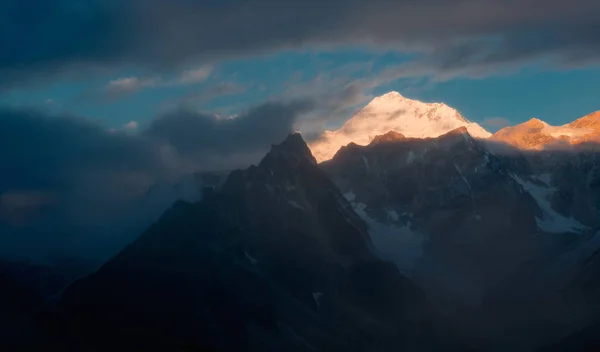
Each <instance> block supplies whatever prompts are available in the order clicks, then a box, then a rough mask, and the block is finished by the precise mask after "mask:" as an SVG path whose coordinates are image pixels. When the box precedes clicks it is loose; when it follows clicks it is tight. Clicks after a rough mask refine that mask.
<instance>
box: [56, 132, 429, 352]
mask: <svg viewBox="0 0 600 352" xmlns="http://www.w3.org/2000/svg"><path fill="white" fill-rule="evenodd" d="M371 247H372V243H371V241H370V238H369V235H368V233H367V227H366V225H365V224H364V222H363V221H362V220H361V219H360V218H359V217H358V216H357V215H356V214H355V213H354V211H353V210H352V207H351V205H350V204H349V202H348V201H347V200H346V199H345V198H344V197H343V196H342V194H341V193H340V191H339V190H338V189H337V188H336V186H335V185H334V184H333V182H331V181H330V180H329V179H328V177H327V176H326V174H325V173H324V172H323V171H322V170H321V169H320V168H319V167H318V166H317V163H316V160H315V159H314V158H313V156H312V155H311V153H310V151H309V149H308V148H307V146H306V144H305V143H304V141H303V140H302V138H301V137H300V136H299V135H297V134H294V135H290V136H289V137H288V139H287V140H286V141H284V142H283V143H282V144H281V145H278V146H274V147H273V148H272V150H271V152H270V153H269V154H268V155H267V156H266V157H265V158H264V159H263V160H262V161H261V163H260V164H259V165H258V166H253V167H250V168H249V169H247V170H244V171H239V170H238V171H235V172H233V173H231V174H230V176H229V177H228V178H227V180H226V181H225V183H224V184H223V185H222V187H221V188H220V189H218V190H215V189H214V188H209V189H207V190H206V192H205V195H204V198H203V201H202V202H201V203H185V202H178V203H176V204H175V205H174V206H173V207H172V208H171V209H170V210H169V211H167V212H166V213H165V214H164V215H163V216H162V217H161V219H160V220H159V221H158V222H156V223H155V224H154V225H153V226H152V227H150V228H149V229H148V230H147V231H146V232H145V233H143V234H142V235H141V237H140V238H139V239H138V240H137V241H135V242H134V243H133V244H131V245H130V246H128V247H127V248H126V249H125V250H123V251H122V252H121V253H120V254H119V255H117V256H116V257H115V258H114V259H112V260H111V261H109V262H108V263H106V264H105V265H104V266H103V267H102V268H101V269H100V270H99V271H98V272H96V273H95V274H93V275H91V276H89V277H87V278H85V279H82V280H80V281H78V282H76V283H75V284H74V285H73V286H72V287H71V288H69V289H68V290H67V292H66V293H65V295H64V299H63V302H62V308H63V309H64V311H65V312H66V314H67V316H68V317H70V318H71V319H72V321H73V322H74V324H75V325H76V326H77V327H79V331H80V332H81V333H82V334H83V335H84V336H85V337H86V339H87V341H89V342H90V345H91V346H97V348H98V349H99V350H104V349H105V348H113V349H114V348H120V349H124V348H131V349H133V350H161V351H171V350H173V351H180V350H192V349H198V348H200V349H202V348H204V349H214V350H224V351H240V350H244V351H284V350H285V351H313V350H321V351H336V350H337V351H348V350H353V351H389V350H408V351H410V350H418V351H423V350H425V351H426V350H429V349H430V348H435V347H436V346H434V345H433V342H432V335H431V334H430V330H429V327H428V310H427V304H426V301H425V297H424V293H423V292H422V291H421V290H420V289H419V288H418V287H417V286H416V285H415V284H414V283H413V282H412V281H411V280H410V279H408V278H406V277H405V276H403V275H402V274H400V272H399V271H398V269H397V268H396V267H395V266H394V265H393V264H392V263H390V262H386V261H383V260H381V259H379V258H378V257H377V256H375V255H374V254H372V251H371ZM437 347H439V346H437Z"/></svg>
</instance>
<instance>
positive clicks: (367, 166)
mask: <svg viewBox="0 0 600 352" xmlns="http://www.w3.org/2000/svg"><path fill="white" fill-rule="evenodd" d="M362 160H363V162H364V163H365V169H366V170H367V172H369V161H368V160H367V158H366V157H365V156H364V155H363V156H362Z"/></svg>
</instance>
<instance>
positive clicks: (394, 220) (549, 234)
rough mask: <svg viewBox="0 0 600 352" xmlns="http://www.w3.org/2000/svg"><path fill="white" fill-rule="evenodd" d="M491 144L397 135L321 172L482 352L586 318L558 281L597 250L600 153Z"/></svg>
mask: <svg viewBox="0 0 600 352" xmlns="http://www.w3.org/2000/svg"><path fill="white" fill-rule="evenodd" d="M488 146H489V143H488V142H487V141H485V140H481V139H477V138H473V137H472V136H471V135H470V134H469V132H468V130H467V128H465V127H461V128H458V129H456V130H453V131H450V132H449V133H446V134H444V135H442V136H439V137H437V138H425V139H420V138H407V137H405V136H404V135H403V134H400V133H397V132H389V133H387V134H385V135H382V136H378V137H375V138H374V139H373V141H372V142H371V143H370V144H368V145H366V146H360V145H357V144H355V143H350V144H349V145H347V146H345V147H342V148H341V149H340V150H339V152H338V153H336V155H335V156H334V157H333V158H332V159H331V160H329V161H326V162H323V163H322V164H321V167H322V168H323V169H324V170H325V171H326V172H327V173H328V174H329V176H330V177H331V179H332V180H333V181H334V182H335V183H336V185H337V186H338V188H340V190H341V191H342V193H343V194H344V196H345V197H346V198H347V199H348V200H349V202H350V203H351V205H352V207H353V208H354V210H355V211H356V213H357V214H359V216H361V217H362V218H363V220H364V221H365V222H366V223H367V225H368V231H369V234H370V236H371V238H372V240H373V243H374V247H375V248H376V250H377V251H378V253H379V255H380V256H381V257H382V258H384V259H386V260H392V261H393V262H394V263H395V264H396V265H397V266H398V267H399V268H400V269H401V270H402V271H403V272H404V273H405V274H406V275H408V276H409V277H411V278H412V279H413V280H415V282H416V283H417V284H418V285H419V286H421V287H423V288H424V289H425V292H426V294H427V296H428V298H429V301H430V302H432V304H433V305H434V306H435V310H436V312H437V314H438V318H439V320H440V324H441V325H442V326H445V327H446V329H448V331H449V333H450V332H451V333H450V334H451V335H454V336H456V337H457V338H458V339H462V340H465V341H471V346H473V347H475V348H476V349H482V350H489V349H491V348H496V349H499V350H503V349H502V348H504V349H505V350H512V349H514V348H523V347H524V346H529V347H534V346H537V345H538V344H540V343H543V341H545V340H546V339H548V338H549V336H552V333H551V331H554V332H557V333H560V332H563V331H564V329H566V327H565V325H568V323H567V321H568V320H567V319H568V318H569V317H570V319H572V322H573V321H575V320H578V321H580V322H581V321H582V320H583V319H584V318H583V317H582V316H580V315H578V314H575V312H574V311H569V309H568V308H567V306H566V305H565V304H564V302H561V300H562V298H563V297H562V296H561V293H560V292H561V290H562V289H564V282H559V281H560V280H558V279H557V278H558V277H561V278H562V279H565V278H567V277H568V276H569V275H570V273H572V272H579V271H580V270H581V267H580V266H579V264H577V262H578V261H579V260H580V259H582V258H584V257H585V256H586V255H587V254H586V253H587V252H586V251H584V250H582V249H583V248H587V249H589V248H592V249H593V248H597V246H596V245H595V244H594V243H595V242H598V241H595V242H594V240H593V236H594V233H595V229H599V228H600V227H599V226H598V225H599V223H598V220H597V219H599V218H600V213H599V211H598V209H599V208H596V206H594V204H599V205H600V194H599V193H598V191H597V190H595V189H593V188H590V182H592V181H591V180H594V176H593V175H594V171H593V170H594V168H595V165H596V160H597V156H594V155H592V154H590V153H583V152H582V153H581V154H577V155H570V156H569V157H566V156H564V155H562V154H561V153H558V154H554V155H544V156H540V155H537V154H534V153H527V154H523V153H520V152H519V151H518V150H514V151H513V152H512V153H508V154H498V153H495V152H492V151H490V148H488ZM599 175H600V174H599ZM594 246H596V247H594ZM578 248H579V249H578ZM592 252H593V251H592ZM571 258H577V259H575V260H574V261H573V260H572V259H571ZM598 272H600V271H598ZM544 290H545V291H544ZM580 302H583V301H580ZM583 305H585V304H583ZM569 308H575V307H574V306H569ZM588 308H589V307H588ZM578 309H582V307H581V306H580V307H578ZM507 329H511V330H512V331H513V332H512V333H511V335H510V338H508V335H506V330H507Z"/></svg>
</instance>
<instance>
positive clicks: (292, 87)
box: [0, 0, 600, 228]
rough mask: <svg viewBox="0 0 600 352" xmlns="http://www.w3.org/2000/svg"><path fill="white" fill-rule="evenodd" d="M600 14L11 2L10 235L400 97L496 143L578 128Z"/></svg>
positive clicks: (542, 4)
mask: <svg viewBox="0 0 600 352" xmlns="http://www.w3.org/2000/svg"><path fill="white" fill-rule="evenodd" d="M598 13H600V3H599V2H598V1H595V0H571V1H568V2H566V1H559V0H503V1H499V0H479V1H471V0H418V1H417V0H398V1H389V0H370V1H363V0H343V1H342V0H328V1H300V0H218V1H217V0H171V1H168V2H166V1H159V0H129V1H123V0H55V1H47V0H4V1H2V2H0V53H1V55H0V167H1V168H2V172H0V222H1V221H5V222H7V223H9V224H11V226H25V225H29V224H44V226H46V228H47V225H48V224H49V223H52V224H54V225H56V227H57V228H61V226H63V227H64V226H67V224H68V226H71V227H76V226H82V225H81V224H86V225H89V224H92V223H99V222H102V221H106V219H107V218H111V217H113V216H114V213H115V212H119V213H121V212H124V211H125V210H124V209H129V208H126V207H125V205H123V204H130V203H131V202H130V199H131V198H132V197H135V196H140V195H143V194H145V192H147V190H148V188H149V187H151V186H152V185H153V184H155V183H156V182H158V181H159V180H164V179H169V180H173V179H177V178H178V177H180V176H181V175H184V174H189V173H190V172H195V171H212V170H228V169H231V168H235V167H243V166H246V165H248V164H249V163H252V162H256V161H257V160H258V159H259V158H260V156H262V155H263V154H264V153H265V151H266V150H268V148H269V147H270V145H271V144H272V143H277V142H280V141H281V140H282V139H283V138H285V136H286V135H287V133H289V132H292V131H294V130H298V129H299V130H301V131H302V132H303V135H304V136H305V138H307V139H310V138H315V137H318V136H319V134H320V133H322V131H323V130H324V129H331V128H336V127H338V126H340V125H341V124H342V123H343V122H344V121H345V120H346V119H348V118H349V117H350V116H351V115H352V113H353V112H355V111H356V110H357V109H359V108H360V107H362V106H364V105H365V104H366V103H368V101H369V100H370V99H372V98H373V97H374V96H377V95H381V94H384V93H387V92H389V91H392V90H395V91H398V92H400V93H401V94H402V95H404V96H406V97H409V98H413V99H418V100H422V101H426V102H444V103H446V104H448V105H450V106H452V107H454V108H456V109H458V110H459V111H460V112H461V113H462V114H463V115H464V116H465V117H466V118H468V119H469V120H472V121H475V122H478V123H480V124H481V125H482V126H484V127H485V128H486V129H488V130H490V131H492V132H494V131H496V130H498V129H499V128H501V127H503V126H506V125H508V124H517V123H520V122H524V121H526V120H528V119H530V118H532V117H538V118H540V119H543V120H545V121H547V122H549V123H550V124H557V125H558V124H563V123H566V122H569V121H572V120H574V119H576V118H579V117H582V116H584V115H586V114H588V113H590V112H593V111H596V110H600V99H598V98H600V85H599V84H598V82H600V22H598V21H597V14H598ZM115 204H120V205H123V206H124V207H125V208H121V207H118V206H115ZM44 221H45V222H44ZM24 224H25V225H24ZM0 225H1V223H0ZM40 226H41V225H40Z"/></svg>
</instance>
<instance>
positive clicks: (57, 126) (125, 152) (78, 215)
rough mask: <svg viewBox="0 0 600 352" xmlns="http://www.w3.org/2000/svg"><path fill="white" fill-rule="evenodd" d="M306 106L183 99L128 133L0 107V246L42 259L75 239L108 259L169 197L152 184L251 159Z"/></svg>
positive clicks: (285, 131) (279, 135) (307, 103)
mask: <svg viewBox="0 0 600 352" xmlns="http://www.w3.org/2000/svg"><path fill="white" fill-rule="evenodd" d="M313 108H314V103H313V102H310V101H293V102H277V101H271V102H267V103H264V104H260V105H257V106H255V107H253V108H250V109H247V110H245V111H242V112H240V113H239V114H238V115H237V116H230V117H219V116H217V115H214V114H208V113H198V112H195V111H190V110H185V109H183V108H182V109H179V110H175V111H172V112H170V113H167V114H164V115H161V116H159V117H157V118H156V119H155V120H154V121H153V122H152V123H151V124H150V126H149V127H148V128H147V129H144V130H141V131H139V132H138V133H126V132H128V131H131V129H133V128H139V127H138V125H137V122H135V121H131V122H129V123H128V124H126V125H125V126H124V127H125V129H124V130H120V131H112V132H111V131H108V130H106V129H105V128H104V127H103V126H101V125H99V124H96V123H93V122H91V121H89V120H87V119H84V118H80V117H73V116H59V115H48V114H46V113H44V112H41V111H35V110H23V109H9V108H5V107H0V166H1V168H2V170H3V172H2V173H0V255H10V254H11V253H12V254H16V253H17V252H18V253H19V254H23V255H26V254H28V255H30V257H31V256H33V257H34V258H33V259H40V258H41V257H42V256H44V255H48V254H52V253H54V254H56V253H57V252H61V251H62V252H64V250H65V248H67V247H68V248H72V246H76V247H77V248H78V249H77V250H78V254H81V255H84V254H83V253H84V252H85V253H87V254H85V255H92V254H90V253H95V254H94V255H99V256H100V258H101V259H102V258H104V259H105V258H106V255H110V254H113V252H109V249H110V250H112V251H114V250H119V249H120V247H119V246H120V245H124V244H125V243H127V241H129V240H131V239H132V238H133V237H134V236H136V235H137V234H139V231H142V230H143V229H144V227H146V226H148V224H149V223H150V222H151V221H154V220H156V217H157V216H159V215H160V214H161V212H162V211H163V210H164V209H165V208H166V207H168V206H169V205H170V204H171V203H172V201H174V199H173V198H170V197H172V196H171V193H172V192H166V194H165V195H159V196H158V198H156V197H153V198H148V197H149V196H148V194H149V190H150V189H151V188H153V187H154V186H155V185H157V184H164V183H165V182H166V183H167V185H168V184H171V185H172V184H173V182H177V180H179V179H180V177H182V176H184V175H189V174H190V173H192V172H197V171H211V170H217V171H224V170H231V169H233V168H239V167H247V166H249V165H250V164H251V163H255V162H258V161H259V160H260V159H261V158H262V157H263V156H264V154H265V152H266V151H268V149H269V148H270V146H271V144H275V143H279V142H281V141H282V140H283V139H284V138H285V137H286V136H287V134H288V133H289V132H292V131H293V130H294V127H293V126H294V124H295V122H296V121H297V120H298V119H299V118H301V116H302V114H304V113H306V112H309V111H311V109H313ZM170 189H173V187H169V186H167V187H166V190H167V191H169V190H170ZM155 198H156V199H155ZM149 203H150V204H149ZM34 234H35V235H34ZM36 236H37V237H36ZM101 243H102V244H103V245H102V246H100V244H101ZM17 249H18V250H17ZM15 251H17V252H15ZM62 252H61V253H62Z"/></svg>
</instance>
